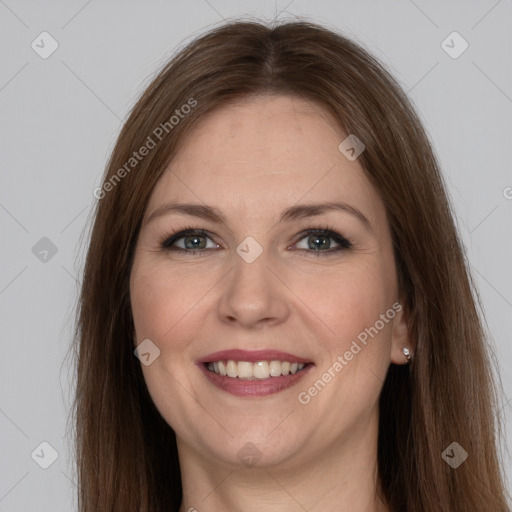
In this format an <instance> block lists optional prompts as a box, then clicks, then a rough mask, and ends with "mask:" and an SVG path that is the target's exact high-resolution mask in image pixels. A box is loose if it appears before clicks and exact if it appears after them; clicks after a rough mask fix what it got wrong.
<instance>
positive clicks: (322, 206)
mask: <svg viewBox="0 0 512 512" xmlns="http://www.w3.org/2000/svg"><path fill="white" fill-rule="evenodd" d="M333 210H334V211H342V212H345V213H349V214H351V215H352V216H354V217H356V218H357V219H358V220H359V221H360V222H361V223H362V224H363V225H364V226H365V228H366V229H367V230H368V231H370V232H373V229H372V225H371V223H370V221H369V220H368V218H367V217H365V216H364V215H363V213H362V212H361V211H359V210H358V209H357V208H355V207H353V206H350V205H349V204H347V203H344V202H341V201H333V202H328V203H315V204H302V205H295V206H290V207H289V208H286V210H283V212H282V213H281V216H280V217H279V221H278V224H279V223H283V222H289V221H292V220H298V219H303V218H307V217H315V216H318V215H322V214H323V213H326V212H329V211H333ZM169 213H177V214H182V215H191V216H194V217H199V218H201V219H205V220H209V221H211V222H214V223H216V224H226V218H225V217H224V215H223V214H222V212H221V211H220V210H219V209H217V208H215V207H213V206H207V205H203V204H192V203H175V202H170V203H165V204H163V205H161V206H159V207H158V208H157V209H156V210H154V211H153V212H152V213H151V214H150V215H149V217H147V219H146V221H145V222H144V224H149V223H150V222H151V221H153V220H155V219H156V218H158V217H161V216H163V215H167V214H169Z"/></svg>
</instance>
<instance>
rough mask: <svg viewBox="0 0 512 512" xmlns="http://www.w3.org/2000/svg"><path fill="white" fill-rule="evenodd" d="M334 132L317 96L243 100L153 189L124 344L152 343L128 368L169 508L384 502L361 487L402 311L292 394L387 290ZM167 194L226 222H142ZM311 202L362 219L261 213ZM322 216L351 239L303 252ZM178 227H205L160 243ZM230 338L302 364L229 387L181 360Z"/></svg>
mask: <svg viewBox="0 0 512 512" xmlns="http://www.w3.org/2000/svg"><path fill="white" fill-rule="evenodd" d="M345 137H346V134H344V133H343V132H342V131H341V129H340V128H339V127H338V126H337V124H336V122H335V120H334V119H333V118H332V117H331V116H330V114H329V113H328V112H327V111H326V110H324V109H323V107H321V106H320V105H318V104H315V103H312V102H305V101H303V100H302V99H298V98H294V97H290V96H281V95H266V96H258V97H252V98H246V99H244V100H239V101H237V102H235V103H233V104H231V105H229V106H227V107H226V106H224V107H222V108H219V109H218V110H216V111H214V112H212V113H210V114H209V115H207V116H205V117H204V118H203V120H202V121H201V122H200V123H198V125H197V126H196V127H195V128H194V132H193V134H191V135H190V136H189V137H188V138H187V139H186V140H185V141H184V144H183V145H182V146H181V148H180V150H179V152H178V154H177V155H176V157H175V158H174V159H173V161H172V162H171V164H170V165H169V167H168V168H167V169H166V171H165V172H164V174H163V176H162V178H161V179H160V180H159V182H158V183H157V185H156V187H155V188H154V190H153V193H152V196H151V198H150V201H149V203H148V206H147V209H146V213H145V217H144V220H143V227H142V229H141V232H140V236H139V239H138V241H137V246H136V252H135V259H134V264H133V268H132V273H131V279H130V293H131V301H132V309H133V316H134V323H135V342H134V343H135V345H138V344H139V343H141V342H142V340H145V339H150V340H151V341H152V342H153V343H154V344H155V345H156V346H157V347H158V348H159V349H160V356H159V357H158V358H156V359H155V361H154V362H153V363H152V364H150V365H148V366H144V365H143V366H142V370H143V373H144V378H145V381H146V383H147V386H148V389H149V392H150V394H151V397H152V399H153V400H154V402H155V405H156V406H157V408H158V410H159V411H160V413H161V414H162V416H163V417H164V418H165V420H166V421H167V422H168V424H169V425H170V426H171V427H172V428H173V429H174V431H175V432H176V437H177V444H178V450H179V456H180V466H181V472H182V480H183V492H184V499H183V502H182V506H181V509H180V512H185V511H188V510H189V509H191V508H192V507H193V508H195V509H197V511H198V512H218V511H220V510H222V511H224V510H226V511H227V510H237V511H240V512H243V511H249V510H265V511H268V512H273V511H279V512H292V511H293V512H295V511H302V510H308V511H309V512H315V511H320V510H322V511H325V510H338V511H341V512H343V511H346V512H349V511H350V512H375V511H389V510H390V509H389V508H388V507H387V506H386V505H385V504H384V503H382V502H381V500H380V499H379V498H378V497H377V494H376V486H377V484H378V480H377V434H378V398H379V393H380V391H381V388H382V385H383V382H384V379H385V376H386V372H387V370H388V367H389V365H390V363H395V364H405V363H406V359H405V357H404V355H403V353H402V347H404V346H406V347H408V348H410V349H411V351H412V348H413V347H412V346H410V344H409V340H408V334H407V328H406V319H405V315H404V312H403V310H402V311H400V312H398V313H397V314H396V316H395V317H394V318H393V319H392V320H389V321H388V322H387V323H385V325H384V328H382V329H381V330H380V331H379V332H378V334H377V335H376V336H374V337H373V338H369V341H368V343H367V345H366V346H364V345H361V344H360V345H361V346H362V350H361V351H360V352H359V353H357V355H355V356H354V357H353V359H352V360H351V361H350V362H348V363H347V364H346V366H344V368H343V369H342V370H341V371H339V372H338V373H336V376H335V377H333V378H332V379H331V381H330V382H329V383H328V384H326V385H325V387H324V388H323V389H321V391H320V392H318V393H317V395H316V396H314V397H312V398H311V400H310V401H309V403H307V404H303V403H300V402H299V400H298V394H299V393H300V392H304V391H307V390H308V388H310V387H311V386H313V384H314V383H315V381H317V380H318V379H321V378H322V374H324V373H325V372H327V371H328V369H329V368H330V367H332V365H333V362H334V361H336V358H337V357H338V356H339V355H343V354H344V353H345V352H346V351H347V350H349V348H350V346H351V343H352V342H353V341H354V340H356V339H357V336H358V334H360V333H361V332H363V331H364V330H365V329H366V328H368V327H370V326H374V325H375V323H376V321H377V320H378V319H379V317H380V315H381V314H384V313H385V312H386V311H387V310H389V309H390V308H391V307H392V305H393V304H394V303H395V302H399V294H398V287H397V276H396V269H395V262H394V258H393V251H392V240H391V233H390V228H389V225H388V221H387V217H386V212H385V208H384V205H383V203H382V200H381V199H380V197H379V195H378V193H377V191H376V190H375V189H374V188H373V187H372V185H371V184H370V182H369V180H368V179H367V178H366V176H365V173H364V171H363V168H362V167H361V165H360V164H359V162H358V160H357V159H356V160H355V161H349V160H348V159H347V158H345V156H344V155H343V154H342V153H341V152H340V151H339V150H338V145H339V144H340V142H341V141H342V140H343V139H344V138H345ZM168 201H180V202H191V203H200V204H206V205H209V206H213V207H216V208H218V209H219V210H220V211H221V212H222V213H223V215H224V216H225V217H226V223H225V224H217V223H214V222H212V221H210V220H205V219H201V218H198V217H194V216H190V215H183V214H179V213H168V214H166V215H162V216H159V217H155V218H154V219H153V220H151V221H150V222H147V221H148V218H149V216H150V215H151V214H152V212H154V211H155V210H156V209H157V208H159V207H160V206H161V205H163V204H164V203H167V202H168ZM327 201H343V202H345V203H347V204H349V205H350V206H352V207H354V208H357V209H358V210H359V211H360V212H361V213H362V214H363V215H364V216H365V217H366V218H367V219H368V221H369V223H370V226H371V229H368V228H367V227H366V226H365V224H364V223H363V222H362V221H361V220H359V219H358V218H357V217H356V216H354V215H352V214H350V213H347V212H342V211H328V212H326V213H323V214H321V215H318V216H315V217H310V218H302V219H295V220H291V221H289V222H283V223H278V222H277V221H278V217H279V215H280V213H281V211H282V210H284V209H285V208H287V207H289V206H294V205H296V204H301V205H302V204H311V203H322V202H327ZM327 226H328V227H329V228H330V229H331V230H333V231H336V232H337V233H339V234H341V235H342V236H344V237H345V238H347V239H348V240H349V241H350V242H351V243H352V245H353V246H352V247H351V248H349V249H344V250H342V251H339V252H333V253H331V254H330V255H328V254H325V253H323V254H320V255H319V254H318V253H319V252H322V251H325V250H327V249H329V247H330V248H333V247H336V246H337V243H336V241H335V240H333V239H331V238H329V235H324V237H326V238H323V237H322V238H321V242H325V243H326V244H327V249H326V248H325V246H324V249H317V248H316V245H314V243H313V244H312V243H311V242H309V239H308V235H307V234H305V233H304V231H305V230H307V229H310V228H322V229H323V228H325V227H327ZM189 227H193V228H196V229H205V230H207V231H208V232H209V233H211V235H212V236H211V237H206V238H201V241H203V242H204V243H207V248H206V249H203V253H202V254H199V255H193V254H190V253H187V254H178V253H175V252H172V251H171V250H162V249H161V245H160V244H161V242H162V241H163V240H165V239H166V238H168V236H169V234H170V232H171V231H173V230H175V231H181V230H183V229H186V228H189ZM248 236H251V237H253V238H254V239H255V240H256V241H257V242H258V243H259V245H260V246H261V247H262V248H263V252H262V253H261V254H260V255H259V256H258V257H257V258H256V260H255V261H254V262H252V263H250V264H249V263H247V262H246V261H245V260H244V259H242V258H241V257H240V256H239V255H238V253H237V252H236V248H237V246H238V245H239V244H240V243H241V242H242V241H243V240H244V239H245V238H246V237H248ZM191 238H192V239H193V238H194V237H191ZM189 240H190V238H189ZM329 243H330V246H329V245H328V244H329ZM176 244H177V245H179V246H180V247H182V248H183V247H184V239H183V238H182V239H181V240H180V241H176ZM300 249H302V250H300ZM233 348H243V349H247V350H258V349H277V350H283V351H286V352H290V353H292V354H295V355H297V356H300V357H303V358H306V359H308V360H309V361H312V362H313V363H314V366H313V367H312V368H311V369H310V371H309V372H308V373H307V374H306V375H305V376H304V377H303V378H302V379H301V380H300V381H299V382H298V383H297V384H296V385H294V386H292V387H291V388H289V389H286V390H284V391H281V392H279V393H276V394H274V395H271V396H267V397H250V398H244V397H236V396H233V395H231V394H229V393H227V392H225V391H222V390H220V389H218V388H217V387H215V386H213V385H212V384H211V383H210V382H209V380H208V379H207V378H206V377H205V376H204V375H203V373H202V372H201V371H200V370H199V369H198V368H197V367H196V365H195V361H196V360H197V359H198V358H200V357H204V356H206V355H208V354H210V353H212V352H216V351H218V350H226V349H233ZM248 442H250V443H253V444H254V445H255V446H256V447H257V451H258V453H259V455H260V456H261V458H260V459H259V461H258V462H257V463H256V464H255V465H253V466H252V467H247V466H246V465H245V464H244V463H242V462H241V460H240V459H239V457H238V456H237V454H238V452H239V451H240V450H241V449H242V447H243V446H244V445H245V444H246V443H248Z"/></svg>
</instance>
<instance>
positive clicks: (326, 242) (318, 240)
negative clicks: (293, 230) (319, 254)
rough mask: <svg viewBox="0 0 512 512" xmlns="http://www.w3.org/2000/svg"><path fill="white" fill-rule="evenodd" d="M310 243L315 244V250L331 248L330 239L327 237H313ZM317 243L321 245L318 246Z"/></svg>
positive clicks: (310, 238)
mask: <svg viewBox="0 0 512 512" xmlns="http://www.w3.org/2000/svg"><path fill="white" fill-rule="evenodd" d="M322 239H323V240H322ZM309 242H310V243H312V244H315V247H312V248H313V249H322V248H327V249H328V248H329V247H328V246H329V238H328V237H326V236H319V235H312V236H310V237H309ZM317 243H319V245H316V244H317Z"/></svg>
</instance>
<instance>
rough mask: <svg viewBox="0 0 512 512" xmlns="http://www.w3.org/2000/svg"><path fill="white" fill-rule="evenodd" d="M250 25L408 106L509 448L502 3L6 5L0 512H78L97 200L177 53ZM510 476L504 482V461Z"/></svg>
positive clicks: (511, 287) (0, 35)
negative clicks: (298, 25)
mask: <svg viewBox="0 0 512 512" xmlns="http://www.w3.org/2000/svg"><path fill="white" fill-rule="evenodd" d="M247 15H250V16H255V17H258V18H261V19H272V18H274V17H275V16H276V15H277V16H278V17H279V19H283V18H288V17H294V16H301V17H305V18H306V19H309V20H311V21H316V22H319V23H324V24H326V25H327V26H330V27H331V28H335V29H339V30H340V31H342V32H343V33H345V34H346V35H348V36H350V37H352V38H354V39H355V40H356V41H358V42H359V43H361V44H363V45H364V46H366V47H367V48H368V49H369V50H370V51H371V52H373V53H374V54H375V55H376V56H377V57H379V58H380V59H381V60H382V62H383V63H384V64H385V65H387V67H388V68H389V69H390V70H391V72H392V73H393V74H394V75H395V76H396V77H397V78H398V79H399V81H400V82H401V83H402V85H403V87H404V89H405V90H406V91H408V92H409V96H410V97H411V99H412V100H413V102H414V103H415V105H416V106H417V109H418V111H419V113H420V116H421V118H422V120H423V122H424V124H425V127H426V129H427V130H428V132H429V134H430V137H431V139H432V142H433V144H434V147H435V150H436V152H437V154H438V157H439V160H440V163H441V165H442V169H443V172H444V175H445V178H446V181H447V185H448V189H449V193H450V195H451V198H452V200H453V204H454V206H455V209H456V212H457V217H458V224H459V228H460V231H461V233H462V236H463V239H464V243H465V244H466V246H467V251H468V256H469V260H470V262H471V267H472V270H473V275H474V279H475V282H476V284H477V286H478V288H479V291H480V295H481V299H482V303H483V306H484V309H485V312H486V315H487V321H488V329H489V332H490V334H491V336H492V339H493V343H494V344H495V348H496V353H497V356H498V359H499V364H500V367H501V378H502V382H503V388H504V394H503V395H502V396H501V398H500V403H501V407H502V412H503V413H504V414H505V417H506V418H508V421H507V423H506V433H507V436H506V437H507V439H508V443H509V444H510V442H511V440H512V426H511V421H510V419H511V417H512V407H511V403H509V400H510V399H512V373H511V370H510V367H511V364H512V344H511V343H510V332H511V330H512V278H511V272H510V267H509V265H510V262H511V260H512V258H511V256H512V239H511V234H512V188H507V187H512V172H511V157H510V142H511V137H510V135H511V132H512V130H511V128H510V126H511V122H512V70H511V66H510V55H511V49H512V30H511V27H512V1H511V0H500V1H495V0H489V1H487V0H481V1H471V2H468V1H462V0H461V1H450V2H442V1H435V2H427V1H424V0H414V1H413V0H401V1H389V0H388V1H384V2H377V1H355V0H354V1H349V0H343V1H339V2H335V1H327V0H324V1H315V2H306V1H301V0H295V1H290V0H285V1H280V0H278V1H275V0H271V1H270V0H269V1H258V2H255V1H237V2H235V1H226V0H208V1H206V0H193V1H190V2H164V1H156V0H153V1H151V2H142V1H135V0H132V1H124V2H121V1H108V2H105V1H104V2H100V1H99V0H90V1H83V0H72V1H66V2H64V1H47V2H39V1H19V2H16V1H15V0H5V1H4V0H0V48H1V50H0V51H1V66H0V119H1V123H0V131H1V132H0V144H1V152H0V159H1V164H0V169H1V170H0V172H1V187H0V223H1V229H2V231H1V233H2V248H1V251H0V254H1V271H0V313H1V319H2V320H1V326H2V340H1V357H0V382H1V386H0V446H1V456H0V512H16V511H23V512H29V511H36V510H37V511H38V512H41V511H53V512H58V511H70V510H75V509H76V500H75V498H74V493H75V488H74V483H73V482H74V481H75V476H74V474H73V467H72V451H71V442H70V440H69V439H68V434H67V430H66V427H67V417H68V412H69V407H70V399H71V389H72V379H71V374H70V371H69V367H68V364H67V362H66V360H65V356H66V352H67V350H68V347H69V344H70V342H71V334H72V329H73V317H72V315H73V312H74V305H75V301H76V297H77V289H78V288H77V287H78V285H79V283H78V281H77V277H76V276H79V275H80V270H81V268H82V265H83V259H84V258H83V255H84V249H85V246H86V242H87V231H86V226H87V223H88V222H89V221H90V210H91V207H92V205H93V204H94V201H95V199H94V197H93V195H92V191H93V189H94V188H95V187H97V186H99V185H100V178H101V176H102V173H103V169H104V166H105V163H106V159H107V157H108V154H109V152H110V151H111V149H112V147H113V144H114V141H115V138H116V136H117V134H118V132H119V129H120V126H121V122H122V120H123V119H124V118H125V116H126V114H127V112H128V110H129V108H130V107H131V106H132V105H133V103H134V101H135V100H136V98H137V95H138V94H139V93H140V92H141V91H142V90H143V88H144V86H145V85H146V84H147V83H148V81H149V79H150V77H151V76H152V74H153V73H154V72H155V71H156V70H157V69H158V68H159V67H160V66H161V65H162V64H163V63H164V62H165V61H166V60H167V58H168V57H169V56H170V55H171V54H172V53H173V50H175V49H176V48H177V47H179V46H181V45H182V44H183V43H184V42H186V41H188V40H190V39H191V38H192V37H194V36H195V35H198V34H200V33H202V32H203V31H204V30H206V29H207V28H209V27H212V26H213V25H215V24H217V23H219V22H222V21H223V19H228V18H231V17H239V16H247ZM43 31H47V32H48V33H50V34H51V36H52V37H53V38H54V39H55V40H56V41H57V42H58V45H59V46H58V49H57V50H56V51H55V52H54V53H53V54H52V55H51V56H50V57H48V58H47V59H43V58H41V57H40V56H39V54H38V53H36V52H35V51H34V50H33V49H32V47H31V43H32V41H34V40H36V43H37V41H40V38H39V39H38V36H39V34H41V32H43ZM453 31H457V32H459V33H460V34H461V35H462V37H463V38H464V39H465V40H466V41H467V42H468V43H469V47H468V49H467V50H466V51H465V52H464V53H463V54H462V55H460V56H459V57H458V58H457V59H454V58H452V57H450V56H449V55H448V54H447V53H446V52H445V51H444V50H443V48H442V47H441V43H442V41H443V40H444V39H445V38H446V37H447V36H448V35H449V34H450V33H452V32H453ZM39 44H40V45H41V43H39ZM449 44H452V43H449ZM457 44H458V43H457ZM457 44H455V43H453V45H455V49H457V48H460V46H457ZM45 48H46V49H47V48H48V44H45ZM43 237H46V238H48V239H49V240H50V241H51V244H53V245H54V246H55V248H56V250H57V252H56V253H55V254H52V252H51V249H50V252H48V254H47V255H46V254H45V253H44V252H43V253H40V254H39V255H37V252H38V250H39V251H42V250H44V249H45V248H46V249H48V247H49V243H48V241H47V240H45V241H42V242H41V241H40V240H41V238H43ZM81 237H82V240H81ZM36 244H39V245H36ZM34 246H35V247H36V248H35V249H33V247H34ZM34 252H35V253H36V254H34ZM37 256H38V257H37ZM43 256H45V257H46V262H44V261H41V259H40V258H42V257H43ZM447 392H449V390H447ZM43 441H46V442H47V443H49V444H50V445H51V446H52V447H53V448H54V449H55V450H56V451H57V452H58V454H59V456H58V458H57V459H56V460H55V462H54V463H53V464H52V465H51V466H50V467H49V468H48V469H42V468H41V467H40V465H38V463H36V461H38V462H39V463H40V464H42V463H44V462H45V459H46V462H47V463H48V462H49V461H50V459H49V457H51V454H50V451H49V449H45V448H44V446H43V452H41V448H38V447H39V445H40V443H41V442H43ZM36 448H38V450H36V454H35V455H34V459H35V460H36V461H35V460H33V458H31V453H33V451H34V449H36ZM37 454H39V457H38V456H37ZM43 454H44V455H43ZM503 460H504V465H505V467H506V470H507V472H508V478H509V484H510V483H512V470H511V466H512V459H511V458H510V455H509V454H508V453H507V452H506V451H503Z"/></svg>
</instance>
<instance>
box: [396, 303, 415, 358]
mask: <svg viewBox="0 0 512 512" xmlns="http://www.w3.org/2000/svg"><path fill="white" fill-rule="evenodd" d="M393 309H394V310H395V311H396V315H395V318H393V327H392V333H391V337H392V338H391V362H392V363H394V364H398V365H401V364H407V358H406V357H405V355H404V353H403V352H402V349H403V348H404V347H406V348H408V349H409V352H410V353H411V357H413V356H414V352H415V349H416V347H415V346H413V343H412V342H411V339H410V334H409V322H408V320H409V315H408V312H407V311H406V308H405V307H404V306H403V304H402V302H398V301H397V302H395V304H393Z"/></svg>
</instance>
